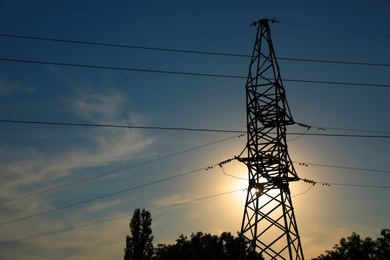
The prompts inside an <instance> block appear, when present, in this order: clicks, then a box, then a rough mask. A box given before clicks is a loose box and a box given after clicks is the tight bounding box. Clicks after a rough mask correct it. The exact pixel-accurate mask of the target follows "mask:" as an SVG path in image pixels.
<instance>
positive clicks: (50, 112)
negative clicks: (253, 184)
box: [0, 0, 390, 259]
mask: <svg viewBox="0 0 390 260" xmlns="http://www.w3.org/2000/svg"><path fill="white" fill-rule="evenodd" d="M389 13H390V2H389V1H384V0H383V1H379V0H376V1H343V2H342V3H341V2H340V1H326V2H325V1H323V2H317V1H316V2H314V1H297V2H295V3H290V2H289V1H261V2H260V1H241V2H238V1H186V2H184V1H119V0H118V1H82V2H80V1H66V2H61V1H39V3H37V2H34V3H33V2H32V1H0V34H3V35H4V34H12V35H22V36H33V37H43V38H56V39H66V40H76V41H89V42H101V43H113V44H123V45H136V46H146V47H156V48H170V49H183V50H199V51H207V52H222V53H238V54H245V55H249V54H251V53H252V47H253V42H254V39H255V34H256V30H255V28H254V27H250V26H249V25H250V23H252V22H253V21H255V20H258V19H262V18H277V19H278V20H279V21H280V22H279V23H275V24H272V25H271V31H272V37H273V43H274V47H275V52H276V55H277V57H279V58H303V59H319V60H337V61H351V62H366V63H382V64H389V60H390V52H389V50H388V46H389V44H390V32H389V28H390V15H389ZM0 38H1V40H0V58H2V59H24V60H37V61H49V62H63V63H76V64H89V65H99V66H112V67H126V68H138V69H156V70H166V71H184V72H191V73H207V74H224V75H235V76H244V77H245V76H246V75H247V73H248V66H249V58H242V57H226V56H210V55H196V54H185V55H182V54H180V53H173V52H162V51H150V50H140V49H129V48H113V47H102V46H86V45H80V44H70V43H58V42H50V41H37V40H28V39H16V38H10V37H4V36H0ZM279 65H280V68H281V75H282V78H283V79H285V81H284V86H285V88H286V94H287V99H288V102H289V105H290V109H291V112H292V115H293V117H294V119H295V121H297V122H302V123H305V124H308V125H311V126H313V127H312V128H311V130H310V131H309V132H308V133H309V134H346V135H352V134H360V135H386V136H389V135H390V122H389V120H388V112H389V111H390V104H389V102H388V96H389V94H390V89H389V88H388V87H375V86H372V85H373V84H382V85H389V84H390V79H389V66H372V65H371V66H362V65H350V64H349V65H346V64H334V63H314V62H297V61H288V60H285V59H279ZM289 79H290V80H292V79H298V80H314V81H332V82H356V83H367V86H355V85H339V84H315V83H311V84H309V83H302V82H292V81H288V80H289ZM244 87H245V79H243V78H217V77H199V76H185V75H175V74H158V73H136V72H131V71H118V70H102V69H90V68H75V67H61V66H54V65H36V64H27V63H15V62H5V61H0V106H1V109H0V119H2V120H24V119H26V120H30V121H47V122H71V123H88V124H113V125H133V126H160V127H185V128H206V129H226V130H243V131H245V124H246V114H245V89H244ZM98 89H99V91H97V90H98ZM92 92H93V93H92ZM42 111H45V112H42ZM0 127H1V129H0V142H1V145H0V154H1V157H0V162H1V163H0V168H1V174H0V183H1V186H2V187H1V190H0V201H1V202H3V203H1V204H0V210H1V213H2V214H1V218H0V219H1V223H2V224H1V225H0V258H1V259H53V258H61V259H96V258H98V259H118V258H121V257H122V256H123V247H124V239H125V236H126V234H128V233H129V229H128V223H129V219H130V215H131V213H132V212H133V210H134V209H135V208H146V209H148V210H151V213H152V218H153V227H152V228H153V233H154V236H155V241H154V243H155V244H156V245H157V244H158V243H171V242H174V240H175V239H177V238H178V237H179V235H180V234H184V235H190V234H191V232H197V231H202V232H207V233H212V234H218V235H219V234H220V233H221V232H222V231H230V232H232V233H233V234H236V232H237V231H239V230H240V226H241V221H242V215H243V210H244V208H243V206H244V202H245V195H246V194H245V191H243V189H245V188H246V186H247V183H246V182H245V181H244V180H240V179H237V178H232V177H229V176H227V175H224V173H223V171H222V169H221V168H220V167H219V166H216V167H213V168H212V169H209V170H205V169H206V168H207V167H209V166H213V165H217V164H218V163H220V162H221V161H223V160H225V159H228V158H232V157H234V156H235V155H238V154H239V153H241V151H242V150H243V149H244V146H245V141H246V138H245V137H244V138H243V137H240V138H239V137H238V136H239V134H238V133H237V134H236V133H217V132H194V131H162V130H148V129H118V128H108V127H104V128H102V127H72V126H48V125H33V124H12V125H9V124H7V123H1V125H0ZM318 127H322V128H325V129H326V130H325V131H324V130H318V129H317V128H318ZM333 128H335V129H351V130H354V131H346V130H332V129H333ZM356 130H366V131H356ZM304 131H305V129H303V128H301V127H297V126H293V127H290V128H289V129H288V132H289V133H303V132H304ZM378 131H379V132H380V133H378ZM296 137H298V136H296V135H289V136H288V137H287V139H288V140H289V142H288V145H289V153H290V157H291V158H292V160H293V161H294V162H295V167H296V170H297V173H298V175H299V176H300V177H301V178H307V179H313V180H315V181H317V182H326V183H333V185H331V186H322V185H320V184H317V185H315V186H314V187H313V188H311V189H309V188H310V187H311V185H310V184H307V183H303V182H297V183H293V184H291V190H292V196H295V197H294V199H293V203H294V207H295V214H296V217H297V222H298V226H299V231H300V235H301V242H302V245H303V250H304V253H305V256H306V258H307V259H310V258H311V257H315V256H318V255H319V254H320V253H323V252H324V251H325V250H326V249H330V248H331V247H332V246H333V244H334V243H336V242H337V241H338V240H339V239H340V238H341V237H342V236H348V235H349V234H351V233H352V232H357V233H359V234H362V236H371V237H374V238H375V237H376V236H377V235H379V232H380V229H382V228H389V226H388V219H389V216H390V208H389V206H388V201H387V198H388V197H389V195H390V193H389V192H390V189H389V188H374V187H372V186H378V185H381V186H387V187H389V186H390V175H389V174H390V173H389V171H390V164H389V160H388V155H389V152H390V149H389V139H388V138H356V137H329V136H318V135H303V136H300V137H299V138H296ZM215 142H216V143H215ZM203 145H206V146H204V147H200V146H203ZM198 147H199V148H198ZM194 148H197V149H194ZM184 151H186V152H184ZM171 155H172V156H171ZM299 162H303V163H306V165H308V166H305V165H299ZM319 165H322V166H319ZM324 165H327V166H332V167H325V166H324ZM334 166H343V167H347V168H349V169H346V168H340V167H334ZM351 168H357V169H351ZM223 169H224V171H225V173H226V174H229V175H234V176H237V177H239V178H245V177H247V171H246V168H245V166H244V165H242V164H240V163H239V162H235V161H234V162H231V163H229V164H226V165H224V168H223ZM362 169H366V170H362ZM119 170H120V171H119ZM372 170H383V172H380V171H372ZM187 173H188V174H187ZM181 174H183V176H180V177H175V178H172V179H169V180H166V181H161V182H157V181H160V180H164V179H166V178H170V177H173V176H178V175H181ZM98 175H105V176H104V177H100V178H93V177H94V176H98ZM86 178H93V179H92V180H90V181H83V182H80V183H77V184H73V185H69V186H66V187H63V188H56V187H59V186H62V185H66V184H69V183H74V182H77V181H79V180H84V179H86ZM154 182H157V183H154ZM153 183H154V184H153ZM338 184H348V185H347V186H342V185H338ZM350 184H353V185H363V187H362V186H350ZM139 186H143V187H139ZM367 186H370V187H367ZM137 187H138V188H137ZM51 188H55V189H54V190H52V191H48V192H44V193H40V194H37V195H34V196H28V197H26V198H23V199H17V200H13V199H15V198H20V197H21V196H26V195H30V194H32V193H36V192H39V191H42V190H48V189H51ZM119 191H121V192H120V193H118V194H113V193H115V192H119ZM122 191H123V192H122ZM233 191H234V192H233ZM229 192H231V193H229ZM223 193H228V194H225V195H220V194H223ZM111 194H112V195H111ZM106 195H110V196H106ZM214 195H220V196H216V197H211V198H208V199H204V200H200V201H194V200H197V199H200V198H206V197H209V196H214ZM103 196H106V197H104V198H101V199H96V198H99V197H103ZM9 200H13V201H9ZM87 200H91V201H90V202H88V203H82V204H79V205H76V206H72V207H70V206H69V205H73V204H77V203H81V202H83V201H87ZM5 201H9V202H6V203H4V202H5ZM188 201H194V202H193V203H185V204H182V205H178V206H172V205H175V204H178V203H182V202H188ZM165 206H172V207H167V208H164V209H162V207H165ZM58 208H64V209H63V210H57V209H58ZM46 211H53V212H51V213H47V214H40V213H42V212H46ZM32 215H38V216H35V217H29V216H32ZM126 215H129V217H123V218H120V217H121V216H126ZM25 217H29V218H27V219H24V220H19V221H15V220H18V219H20V218H25ZM112 218H116V219H115V220H112V221H107V222H103V223H100V224H95V225H89V226H86V227H82V228H77V229H71V230H68V231H66V232H58V233H55V234H51V235H47V236H40V235H41V234H46V233H51V232H56V231H61V230H66V229H70V228H72V227H76V226H80V225H86V224H90V223H94V222H98V221H101V220H108V219H112ZM10 221H13V222H11V223H8V224H3V223H5V222H10ZM33 236H38V237H36V238H31V239H25V238H30V237H33ZM10 241H15V242H13V243H7V244H4V243H6V242H10ZM1 243H3V244H2V245H1Z"/></svg>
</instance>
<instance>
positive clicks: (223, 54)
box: [0, 33, 390, 67]
mask: <svg viewBox="0 0 390 260" xmlns="http://www.w3.org/2000/svg"><path fill="white" fill-rule="evenodd" d="M0 37H8V38H19V39H30V40H39V41H50V42H61V43H72V44H81V45H93V46H103V47H116V48H128V49H140V50H149V51H163V52H176V53H185V54H200V55H214V56H227V57H240V58H250V57H251V55H248V54H239V53H224V52H210V51H197V50H184V49H174V48H161V47H148V46H140V45H125V44H114V43H101V42H91V41H79V40H67V39H58V38H48V37H36V36H26V35H15V34H4V33H3V34H0ZM278 60H286V61H299V62H315V63H333V64H345V65H364V66H378V67H390V64H386V63H372V62H354V61H337V60H323V59H307V58H292V57H278Z"/></svg>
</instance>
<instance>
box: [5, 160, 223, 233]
mask: <svg viewBox="0 0 390 260" xmlns="http://www.w3.org/2000/svg"><path fill="white" fill-rule="evenodd" d="M217 165H219V164H214V165H210V166H208V167H203V168H199V169H197V170H192V171H188V172H185V173H181V174H177V175H174V176H171V177H167V178H163V179H160V180H156V181H152V182H148V183H145V184H141V185H138V186H134V187H131V188H127V189H123V190H120V191H116V192H112V193H108V194H105V195H101V196H98V197H94V198H91V199H87V200H83V201H80V202H76V203H72V204H68V205H65V206H62V207H58V208H54V209H50V210H47V211H43V212H40V213H36V214H32V215H28V216H25V217H21V218H18V219H13V220H9V221H6V222H2V223H0V226H1V225H6V224H10V223H14V222H18V221H21V220H26V219H30V218H33V217H37V216H42V215H45V214H48V213H52V212H56V211H60V210H63V209H67V208H71V207H74V206H78V205H81V204H85V203H89V202H92V201H95V200H99V199H103V198H107V197H111V196H114V195H118V194H121V193H124V192H128V191H132V190H135V189H139V188H143V187H146V186H150V185H153V184H156V183H160V182H164V181H168V180H172V179H175V178H179V177H183V176H186V175H189V174H192V173H195V172H199V171H202V170H206V171H207V170H208V169H210V168H213V167H215V166H217Z"/></svg>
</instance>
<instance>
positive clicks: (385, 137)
mask: <svg viewBox="0 0 390 260" xmlns="http://www.w3.org/2000/svg"><path fill="white" fill-rule="evenodd" d="M1 122H2V123H13V124H33V125H34V124H36V125H57V126H75V127H112V128H123V129H126V128H127V129H146V130H166V131H191V132H216V133H241V134H243V133H246V132H245V131H244V130H227V129H226V130H225V129H210V128H185V127H160V126H129V125H113V124H88V123H68V122H47V121H46V122H45V121H23V120H8V119H0V123H1ZM286 134H287V135H297V136H302V135H304V136H325V137H351V138H382V139H389V138H390V135H361V134H360V135H358V134H326V133H307V132H304V133H286Z"/></svg>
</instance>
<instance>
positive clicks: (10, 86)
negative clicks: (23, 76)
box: [0, 75, 35, 96]
mask: <svg viewBox="0 0 390 260" xmlns="http://www.w3.org/2000/svg"><path fill="white" fill-rule="evenodd" d="M34 91H35V88H34V87H32V86H30V85H25V84H22V83H20V82H16V81H10V80H7V79H6V78H5V77H4V76H1V75H0V96H7V95H11V94H13V93H32V92H34Z"/></svg>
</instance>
